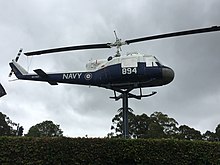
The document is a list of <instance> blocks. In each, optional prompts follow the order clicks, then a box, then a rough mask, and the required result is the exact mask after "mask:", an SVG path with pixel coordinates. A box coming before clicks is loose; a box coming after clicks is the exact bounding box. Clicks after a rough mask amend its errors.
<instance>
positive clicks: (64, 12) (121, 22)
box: [0, 0, 220, 137]
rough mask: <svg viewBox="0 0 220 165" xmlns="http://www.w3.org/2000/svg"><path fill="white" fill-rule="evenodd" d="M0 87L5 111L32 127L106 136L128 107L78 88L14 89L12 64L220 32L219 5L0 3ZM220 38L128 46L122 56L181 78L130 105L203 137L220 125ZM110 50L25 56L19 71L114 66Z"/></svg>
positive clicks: (141, 0) (200, 0) (22, 84)
mask: <svg viewBox="0 0 220 165" xmlns="http://www.w3.org/2000/svg"><path fill="white" fill-rule="evenodd" d="M0 4H1V5H0V9H1V10H0V41H1V42H0V49H1V60H0V66H1V69H0V83H1V84H2V85H3V86H4V87H5V89H6V91H7V93H8V94H7V95H6V96H4V97H2V98H1V99H0V111H2V112H3V113H5V114H7V115H8V116H9V117H10V118H11V119H12V120H13V121H15V122H19V123H20V124H21V125H23V126H24V128H25V132H27V131H28V129H29V127H31V126H32V125H35V124H37V123H39V122H42V121H44V120H52V121H54V123H56V124H60V127H61V129H62V130H63V131H64V134H65V135H67V136H71V137H77V136H85V135H89V136H100V137H103V136H106V134H107V133H108V132H110V125H111V119H112V118H113V117H114V115H115V114H116V113H117V109H119V108H120V107H121V101H118V102H115V101H114V100H110V99H109V96H112V95H113V92H111V91H109V90H105V89H101V88H96V87H92V88H89V87H85V86H75V85H64V84H60V85H59V86H55V87H54V86H50V85H49V84H47V83H40V82H31V81H15V82H8V80H9V78H8V77H7V76H8V73H9V72H10V68H9V66H8V63H9V62H10V61H11V59H13V58H15V56H16V54H17V52H18V50H19V48H20V47H22V48H24V51H29V50H38V49H44V48H52V47H59V46H68V45H79V44H89V43H106V42H113V41H114V39H115V38H114V34H113V31H114V30H116V31H117V33H118V36H119V37H120V38H122V39H131V38H136V37H142V36H147V35H154V34H160V33H166V32H172V31H179V30H186V29H193V28H200V27H209V26H213V25H220V17H219V15H220V10H219V9H220V2H219V1H218V0H209V1H206V0H194V1H192V0H179V1H175V0H169V1H161V0H160V1H159V0H138V1H132V0H122V1H116V0H113V1H101V0H96V1H89V0H80V1H77V0H73V1H67V0H63V1H59V0H47V1H44V0H32V1H27V0H26V1H25V0H24V1H15V0H11V1H1V2H0ZM219 42H220V32H216V33H208V34H202V35H194V36H186V37H178V38H170V39H162V40H155V41H150V42H143V43H137V44H133V45H130V46H124V47H123V48H122V49H123V51H122V53H123V54H126V53H127V52H133V51H137V52H140V53H145V54H151V55H154V56H156V57H157V58H158V59H159V60H160V61H161V62H162V63H164V64H165V65H168V66H170V67H172V68H173V69H174V71H175V79H174V81H173V82H172V83H171V84H169V85H167V86H163V87H158V88H152V89H145V90H144V92H145V93H148V92H149V93H150V92H151V91H154V90H156V91H157V92H158V93H157V94H156V95H155V96H153V97H151V98H147V99H142V100H141V101H138V100H133V99H131V100H130V102H129V105H130V107H131V108H132V109H134V112H135V113H136V114H142V113H146V114H148V115H150V114H151V113H153V112H155V111H160V112H163V113H166V114H168V115H169V116H170V117H173V118H175V119H176V120H177V121H178V122H179V124H186V125H188V126H190V127H193V128H195V129H198V130H200V131H202V132H205V131H206V130H211V131H214V129H215V127H216V126H217V124H219V123H220V111H219V103H220V86H219V82H220V73H219V70H220V47H219ZM114 53H115V50H114V49H111V50H90V51H76V52H67V53H59V54H54V55H45V56H40V57H33V58H27V57H25V56H22V57H21V59H20V61H19V63H20V64H21V65H22V66H24V67H25V68H27V69H28V70H29V72H33V71H32V70H33V69H37V68H42V69H43V70H44V71H47V72H55V71H57V72H59V71H70V70H71V71H74V70H84V68H85V64H86V63H87V62H88V61H89V60H90V59H96V58H97V59H98V58H107V57H108V56H110V55H112V54H114Z"/></svg>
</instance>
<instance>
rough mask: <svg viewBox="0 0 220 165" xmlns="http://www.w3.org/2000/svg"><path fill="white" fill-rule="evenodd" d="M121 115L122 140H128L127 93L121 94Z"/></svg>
mask: <svg viewBox="0 0 220 165" xmlns="http://www.w3.org/2000/svg"><path fill="white" fill-rule="evenodd" d="M122 109H123V111H122V115H123V136H124V138H129V132H128V92H127V91H124V92H123V93H122Z"/></svg>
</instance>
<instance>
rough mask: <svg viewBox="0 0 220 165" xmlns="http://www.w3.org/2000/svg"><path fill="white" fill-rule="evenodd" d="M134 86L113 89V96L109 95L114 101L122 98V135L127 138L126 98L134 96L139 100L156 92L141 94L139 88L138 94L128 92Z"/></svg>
mask: <svg viewBox="0 0 220 165" xmlns="http://www.w3.org/2000/svg"><path fill="white" fill-rule="evenodd" d="M133 89H134V88H130V89H125V90H122V89H113V90H114V96H113V97H110V98H111V99H115V101H118V100H119V99H122V109H123V111H122V115H123V128H122V129H123V137H124V138H129V127H128V99H129V98H135V99H138V100H140V99H141V98H142V97H150V96H153V95H155V94H156V93H157V92H155V91H153V92H152V93H151V94H147V95H143V94H142V89H141V88H140V94H139V95H135V94H132V93H130V92H131V91H132V90H133ZM116 92H118V93H121V94H120V95H118V96H117V95H116Z"/></svg>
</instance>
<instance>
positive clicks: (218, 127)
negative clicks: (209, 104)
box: [215, 124, 220, 141]
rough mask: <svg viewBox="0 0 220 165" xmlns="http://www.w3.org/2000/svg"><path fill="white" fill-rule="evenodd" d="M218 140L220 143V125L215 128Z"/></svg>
mask: <svg viewBox="0 0 220 165" xmlns="http://www.w3.org/2000/svg"><path fill="white" fill-rule="evenodd" d="M215 135H216V138H217V139H216V140H218V141H220V124H218V126H217V127H216V128H215Z"/></svg>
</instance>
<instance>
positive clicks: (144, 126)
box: [108, 111, 220, 141]
mask: <svg viewBox="0 0 220 165" xmlns="http://www.w3.org/2000/svg"><path fill="white" fill-rule="evenodd" d="M128 121H129V136H130V137H131V138H175V139H184V140H206V141H216V140H218V141H219V140H220V124H219V125H218V126H217V127H216V130H215V133H213V132H211V131H207V132H206V133H204V134H203V135H202V134H201V132H200V131H198V130H195V129H194V128H190V127H189V126H187V125H180V126H179V127H178V125H179V124H178V122H177V121H176V120H175V119H174V118H170V117H169V116H168V115H167V114H163V113H162V112H154V113H153V114H151V115H150V116H148V115H146V114H145V113H143V114H141V115H135V114H134V113H133V111H129V114H128ZM122 122H123V121H122V112H119V114H117V115H115V116H114V118H113V119H112V126H111V130H112V132H111V133H109V134H108V137H111V138H114V137H122V130H123V129H122V126H123V123H122Z"/></svg>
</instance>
